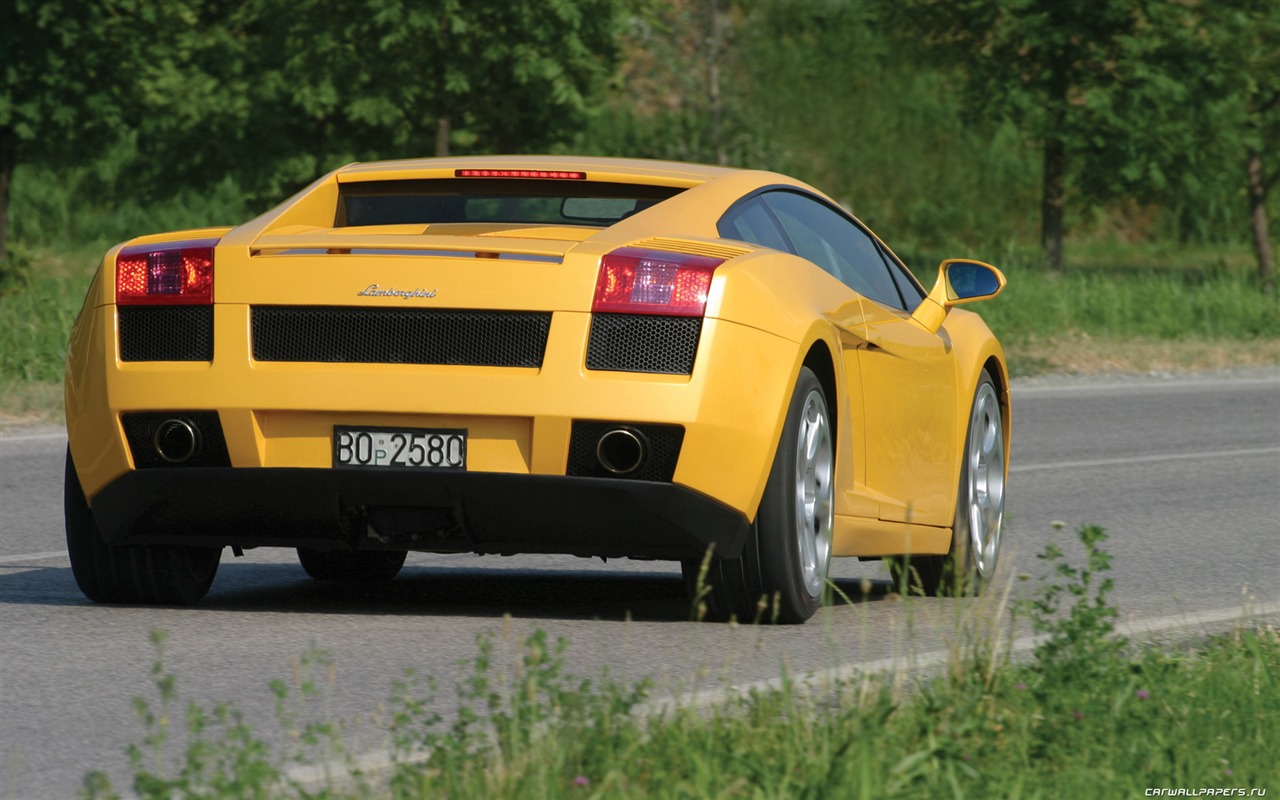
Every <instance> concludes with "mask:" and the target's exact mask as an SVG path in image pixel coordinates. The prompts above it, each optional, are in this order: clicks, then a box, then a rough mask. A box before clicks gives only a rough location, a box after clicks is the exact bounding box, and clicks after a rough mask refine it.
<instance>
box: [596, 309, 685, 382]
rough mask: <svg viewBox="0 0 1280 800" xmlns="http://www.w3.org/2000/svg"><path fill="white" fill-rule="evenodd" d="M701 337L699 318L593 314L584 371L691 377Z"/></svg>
mask: <svg viewBox="0 0 1280 800" xmlns="http://www.w3.org/2000/svg"><path fill="white" fill-rule="evenodd" d="M701 334H702V318H701V317H661V316H653V315H648V314H595V315H594V316H593V317H592V318H591V338H590V340H589V342H588V344H587V369H595V370H613V371H615V372H658V373H666V374H669V375H691V374H693V360H694V357H695V356H697V354H698V338H699V336H700V335H701Z"/></svg>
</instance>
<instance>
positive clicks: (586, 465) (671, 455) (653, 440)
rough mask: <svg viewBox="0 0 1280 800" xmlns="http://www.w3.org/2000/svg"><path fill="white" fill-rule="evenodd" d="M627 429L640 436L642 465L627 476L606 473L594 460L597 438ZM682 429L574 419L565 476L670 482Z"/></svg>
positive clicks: (681, 437)
mask: <svg viewBox="0 0 1280 800" xmlns="http://www.w3.org/2000/svg"><path fill="white" fill-rule="evenodd" d="M620 427H626V428H629V429H631V430H632V431H635V432H638V433H640V434H641V435H642V436H643V438H644V441H645V445H646V446H645V451H646V456H645V462H644V464H643V465H642V466H641V467H640V469H638V470H637V471H635V472H633V473H631V474H630V475H615V474H614V473H612V472H609V471H608V470H607V469H605V468H604V467H603V466H602V465H601V464H600V461H599V459H597V458H596V444H597V443H598V442H599V441H600V437H601V436H602V435H603V434H604V433H605V432H606V431H609V430H612V429H614V428H620ZM683 441H684V428H682V427H680V426H679V425H633V424H630V423H624V422H583V421H581V420H575V421H574V423H573V433H572V435H571V436H570V437H569V464H568V468H567V469H566V470H565V474H566V475H569V476H572V477H579V478H625V479H626V480H633V481H661V482H664V483H667V482H670V481H671V478H672V476H674V475H675V474H676V461H678V460H679V458H680V444H681V443H682V442H683Z"/></svg>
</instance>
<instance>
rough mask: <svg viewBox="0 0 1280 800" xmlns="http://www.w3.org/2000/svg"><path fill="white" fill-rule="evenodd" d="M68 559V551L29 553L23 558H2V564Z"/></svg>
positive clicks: (0, 560) (0, 561)
mask: <svg viewBox="0 0 1280 800" xmlns="http://www.w3.org/2000/svg"><path fill="white" fill-rule="evenodd" d="M66 557H67V551H66V550H50V551H49V552H47V553H27V554H25V555H21V556H0V564H19V563H21V562H23V561H42V560H44V559H46V558H66Z"/></svg>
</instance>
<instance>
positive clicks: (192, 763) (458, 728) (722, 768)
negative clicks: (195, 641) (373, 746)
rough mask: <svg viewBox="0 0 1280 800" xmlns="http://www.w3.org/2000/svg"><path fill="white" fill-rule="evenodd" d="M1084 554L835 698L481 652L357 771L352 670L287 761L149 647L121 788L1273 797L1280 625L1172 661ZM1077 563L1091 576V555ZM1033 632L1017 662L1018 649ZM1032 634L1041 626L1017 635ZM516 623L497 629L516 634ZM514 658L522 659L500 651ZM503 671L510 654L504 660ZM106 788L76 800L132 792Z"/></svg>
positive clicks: (1049, 561)
mask: <svg viewBox="0 0 1280 800" xmlns="http://www.w3.org/2000/svg"><path fill="white" fill-rule="evenodd" d="M1076 533H1077V537H1078V539H1079V541H1080V543H1081V544H1082V545H1083V548H1082V556H1077V557H1075V558H1067V557H1066V556H1065V555H1064V554H1063V553H1062V552H1061V551H1060V550H1059V549H1058V548H1057V547H1056V546H1054V545H1051V546H1049V547H1047V548H1046V549H1045V551H1044V552H1042V553H1041V555H1040V559H1041V561H1042V563H1043V567H1044V569H1045V571H1046V574H1045V575H1044V576H1043V577H1042V578H1041V581H1040V583H1039V584H1038V588H1037V589H1036V590H1035V591H1034V592H1033V593H1032V594H1031V595H1030V596H1029V597H1028V599H1027V600H1026V601H1024V602H1022V603H1015V604H1014V607H1013V610H1012V612H1011V613H1012V617H1013V619H1012V620H1011V622H1012V623H1013V624H1011V625H1008V626H1005V625H1004V624H1003V623H1005V622H1010V620H1008V619H1007V615H1006V614H1004V613H1003V610H1004V600H1003V599H1002V598H991V599H987V598H983V599H980V600H974V601H965V602H964V603H963V604H962V605H961V607H960V609H959V611H958V622H957V635H956V644H955V645H954V647H953V650H952V655H951V657H950V658H949V660H948V661H947V663H946V664H944V665H943V666H941V667H939V668H937V669H934V670H932V673H929V672H924V671H920V670H914V669H911V667H910V661H911V659H910V658H908V659H906V661H905V662H904V666H903V668H901V669H900V670H898V671H897V672H892V673H885V674H878V673H875V674H864V675H860V676H856V677H852V678H848V679H844V680H836V681H825V682H822V681H808V682H806V681H804V680H802V679H800V678H798V677H796V676H783V680H782V681H781V682H780V683H779V684H778V687H777V688H767V689H763V688H762V689H754V690H751V691H748V692H744V693H741V694H739V695H738V696H736V697H733V698H732V699H729V700H725V701H722V702H719V703H716V704H712V705H702V706H696V705H691V704H686V705H681V704H679V703H678V702H676V703H675V704H671V703H658V702H654V698H652V697H651V696H650V692H651V687H650V686H649V685H648V684H647V683H643V682H642V683H639V684H635V685H621V684H618V683H616V682H610V681H609V680H608V679H607V678H606V679H604V680H602V681H590V680H586V679H583V678H581V677H577V676H574V675H572V674H571V673H570V672H569V668H568V664H570V663H571V660H572V659H571V649H570V646H569V644H568V643H567V642H565V641H558V642H552V641H549V639H548V637H547V636H546V635H545V634H544V633H542V632H535V633H534V634H533V635H531V636H530V637H528V638H527V639H525V640H524V641H522V642H513V641H510V640H509V638H506V637H502V638H499V637H494V636H483V637H481V638H479V639H478V642H477V654H476V656H475V657H474V658H473V659H471V660H470V661H469V662H467V663H464V664H461V665H460V669H459V671H458V672H457V673H456V674H457V675H458V676H461V677H457V678H456V681H457V684H456V690H457V691H456V697H457V702H456V706H455V707H453V708H452V709H449V710H445V711H442V710H441V708H440V704H439V703H437V702H436V701H435V689H436V687H437V683H436V681H435V677H434V676H426V675H417V674H412V673H407V674H406V675H405V676H404V677H403V678H402V679H401V680H398V681H397V682H396V683H395V685H394V686H393V687H392V689H391V696H390V699H389V700H388V702H387V703H386V706H385V709H384V710H383V711H382V712H381V713H380V715H375V717H374V718H380V719H382V720H384V721H385V723H386V727H387V730H388V732H389V741H390V745H391V746H390V756H391V757H390V763H388V764H385V765H382V766H381V767H380V768H378V769H368V768H366V769H365V770H364V771H361V769H360V768H359V766H358V764H357V760H358V759H357V756H358V754H356V753H353V752H352V751H351V750H350V749H348V747H347V744H346V743H347V742H348V741H349V740H350V738H351V736H352V735H353V734H354V733H355V732H356V729H357V727H358V726H356V725H354V724H353V723H352V722H351V721H349V720H340V719H334V718H333V717H332V715H331V714H330V713H329V712H328V711H327V710H326V709H327V708H328V703H329V700H328V699H329V698H330V697H332V695H333V692H334V691H335V689H334V685H335V681H336V680H337V678H336V677H335V675H336V665H334V664H333V662H332V660H331V659H330V658H329V657H328V656H327V655H326V654H325V653H324V652H320V651H313V652H311V653H308V654H306V655H304V656H303V657H302V658H300V659H298V660H297V662H296V663H295V664H294V669H293V679H292V680H291V681H281V680H277V681H273V682H272V683H271V685H270V686H271V691H272V693H273V694H274V695H275V697H276V716H277V719H278V721H279V724H280V726H281V728H282V729H283V731H284V732H285V734H286V735H284V736H273V737H271V738H272V740H273V741H283V742H288V743H289V744H287V745H285V747H286V748H287V751H284V752H282V751H281V750H280V749H273V747H272V745H270V744H268V740H267V739H266V738H264V737H263V736H262V735H261V734H260V733H258V732H257V731H255V730H253V729H252V728H251V727H250V726H249V725H247V724H246V723H245V722H244V719H243V716H242V714H241V712H240V711H239V710H238V709H236V708H235V707H234V706H231V705H228V704H220V705H217V706H215V707H212V708H209V707H202V706H200V705H198V704H195V703H186V704H184V703H183V701H182V699H181V693H180V690H179V678H178V677H176V676H175V675H173V674H172V673H170V672H168V671H167V667H166V666H165V663H164V640H165V636H164V635H163V634H162V633H156V634H154V635H153V641H154V643H155V645H156V651H157V657H156V660H155V662H154V665H153V668H152V676H153V678H154V683H155V687H156V692H155V695H154V696H153V697H149V698H141V697H140V698H137V699H136V700H135V711H136V713H137V717H138V720H139V721H140V723H141V729H142V736H141V739H140V740H139V742H138V743H137V744H135V745H134V746H132V747H130V748H129V751H128V753H127V756H126V755H125V754H122V758H123V757H127V759H128V763H129V765H130V768H131V774H132V785H131V786H128V787H120V788H122V789H129V790H131V791H132V792H134V793H136V795H137V796H138V797H140V798H143V800H151V799H154V800H160V799H161V798H164V799H165V800H168V799H169V798H173V797H190V798H196V797H200V798H281V797H298V798H333V799H334V800H338V799H339V798H344V799H345V798H351V799H352V800H354V799H355V798H397V799H401V798H403V799H404V800H410V799H413V800H417V799H419V798H421V799H423V800H425V798H437V797H449V798H456V799H458V800H463V799H465V798H492V797H503V798H523V797H528V798H544V797H567V798H573V797H581V798H589V797H598V798H604V797H608V798H615V797H617V798H704V797H723V798H778V797H801V798H802V797H813V798H845V797H848V798H880V797H884V798H889V797H892V798H916V797H918V798H936V797H962V796H972V797H1054V798H1077V797H1078V798H1095V797H1140V796H1142V795H1143V793H1144V791H1145V790H1147V789H1155V788H1169V789H1179V788H1182V789H1198V788H1213V789H1228V788H1229V789H1243V790H1245V791H1246V792H1247V791H1249V790H1266V789H1268V787H1275V786H1276V785H1277V782H1278V781H1280V762H1277V761H1276V759H1275V757H1274V756H1275V753H1274V742H1275V741H1277V737H1280V631H1277V630H1276V629H1275V628H1261V629H1259V628H1248V627H1241V628H1239V629H1238V630H1236V631H1235V632H1234V633H1232V634H1230V635H1227V636H1223V637H1219V638H1214V639H1210V640H1206V641H1202V642H1199V643H1197V644H1195V645H1192V646H1187V647H1185V648H1178V649H1169V648H1166V649H1156V648H1144V647H1139V646H1138V645H1137V644H1136V643H1134V642H1131V641H1129V640H1127V639H1126V638H1125V637H1123V636H1121V635H1119V634H1118V633H1117V632H1116V629H1115V621H1116V618H1117V615H1118V610H1117V608H1116V607H1115V606H1114V605H1112V604H1111V602H1110V600H1109V594H1110V592H1111V589H1112V583H1111V580H1110V578H1108V577H1107V571H1108V570H1109V568H1110V556H1109V554H1108V553H1107V552H1106V550H1105V547H1104V543H1105V540H1106V535H1105V533H1104V532H1103V531H1102V530H1101V529H1100V528H1097V527H1093V526H1085V527H1082V528H1080V529H1079V530H1078V531H1077V532H1076ZM1081 558H1082V559H1083V560H1081ZM1019 622H1022V623H1026V624H1028V625H1029V626H1030V627H1031V628H1032V630H1034V631H1035V632H1036V633H1038V634H1040V636H1041V638H1040V639H1039V640H1038V644H1037V646H1036V647H1035V649H1034V652H1033V654H1032V655H1031V656H1030V658H1029V659H1026V658H1022V659H1017V658H1010V656H1009V653H1008V644H1009V642H1008V639H1007V638H1006V637H1008V636H1010V635H1011V634H1009V633H1003V632H1002V631H1005V630H1012V629H1013V628H1014V627H1017V623H1019ZM1024 627H1025V626H1024ZM506 629H507V626H505V625H504V630H506ZM508 651H514V654H510V653H508ZM502 653H508V655H509V657H507V658H502V657H500V656H501V654H502ZM117 796H118V793H117V789H116V787H113V786H112V785H111V783H110V781H109V780H108V779H107V778H106V777H105V776H104V775H102V774H100V773H95V774H90V775H87V776H86V778H85V790H84V797H87V798H97V799H98V800H102V799H104V798H113V797H117Z"/></svg>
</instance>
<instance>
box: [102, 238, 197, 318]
mask: <svg viewBox="0 0 1280 800" xmlns="http://www.w3.org/2000/svg"><path fill="white" fill-rule="evenodd" d="M217 243H218V240H217V239H193V240H188V241H185V242H164V243H162V244H138V245H132V246H130V247H125V248H122V249H121V250H120V254H119V255H117V256H116V302H117V303H119V304H120V305H160V304H163V305H207V304H209V303H212V302H213V247H214V245H216V244H217Z"/></svg>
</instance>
